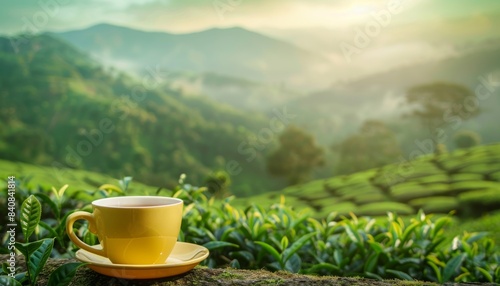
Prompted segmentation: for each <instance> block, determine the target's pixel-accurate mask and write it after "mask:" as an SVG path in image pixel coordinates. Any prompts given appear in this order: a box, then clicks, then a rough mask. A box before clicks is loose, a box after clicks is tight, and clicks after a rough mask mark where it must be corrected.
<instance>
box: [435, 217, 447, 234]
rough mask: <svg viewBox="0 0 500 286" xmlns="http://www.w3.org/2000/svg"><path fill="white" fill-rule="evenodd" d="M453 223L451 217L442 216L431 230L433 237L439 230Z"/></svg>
mask: <svg viewBox="0 0 500 286" xmlns="http://www.w3.org/2000/svg"><path fill="white" fill-rule="evenodd" d="M450 223H451V218H450V217H442V218H439V219H438V220H437V221H436V222H435V223H434V228H433V229H432V231H431V237H435V236H436V235H437V234H438V233H439V231H440V230H441V229H442V228H443V227H444V226H445V225H449V224H450Z"/></svg>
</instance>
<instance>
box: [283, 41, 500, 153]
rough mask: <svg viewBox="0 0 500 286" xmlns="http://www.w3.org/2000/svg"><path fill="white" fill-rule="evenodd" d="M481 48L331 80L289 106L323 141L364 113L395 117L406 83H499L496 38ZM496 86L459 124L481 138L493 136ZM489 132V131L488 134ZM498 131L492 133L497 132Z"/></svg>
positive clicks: (498, 100)
mask: <svg viewBox="0 0 500 286" xmlns="http://www.w3.org/2000/svg"><path fill="white" fill-rule="evenodd" d="M488 43H489V44H488V45H483V47H482V49H472V51H471V52H469V53H465V54H460V55H456V56H455V57H451V58H448V59H444V60H439V61H434V62H428V63H422V64H416V65H410V66H405V67H401V68H398V69H394V70H392V71H389V72H384V73H378V74H375V75H372V76H368V77H364V78H362V79H359V80H355V81H351V82H346V83H343V84H337V85H334V86H332V87H331V88H329V89H326V90H323V91H320V92H316V93H313V94H311V95H309V96H306V97H301V98H298V99H297V100H295V101H293V102H291V103H290V104H289V107H290V109H291V110H293V111H294V112H296V113H298V114H299V115H300V116H298V117H297V118H299V119H298V120H299V121H300V122H298V123H299V124H300V125H301V126H303V127H305V128H307V129H308V130H311V131H313V132H314V133H315V135H316V136H317V137H318V138H319V140H320V142H322V143H324V144H331V142H332V141H338V140H340V139H342V138H345V136H347V135H349V134H350V133H352V132H354V131H355V130H356V129H357V128H358V127H359V126H360V125H361V123H362V122H363V121H365V120H366V119H373V118H378V119H383V120H393V121H399V119H398V118H400V117H401V114H402V113H404V112H405V110H407V108H406V106H405V104H404V95H405V92H406V91H407V90H408V89H409V88H410V87H412V86H415V85H420V84H426V83H431V82H436V81H447V82H453V83H458V84H463V85H465V86H468V87H469V88H470V89H471V90H472V91H475V89H476V87H477V86H478V85H480V84H481V83H482V81H483V80H484V78H487V77H488V76H493V77H495V78H496V80H497V82H499V83H500V44H499V43H498V41H490V42H488ZM499 92H500V88H497V89H496V90H495V91H494V92H493V96H491V97H490V99H488V101H484V102H481V103H480V104H481V109H482V110H483V112H482V114H481V115H480V116H479V117H477V118H474V119H472V120H471V121H470V122H467V123H466V124H464V126H463V128H472V127H474V128H473V129H474V130H478V131H479V132H480V133H481V134H482V135H483V138H485V139H486V140H485V141H493V140H494V139H495V138H496V137H495V138H494V136H493V135H492V132H491V130H493V129H492V128H493V126H492V124H493V122H496V121H497V117H498V115H497V114H496V111H495V110H498V108H500V96H499ZM492 136H493V137H492ZM497 137H498V136H497ZM499 139H500V138H496V140H499Z"/></svg>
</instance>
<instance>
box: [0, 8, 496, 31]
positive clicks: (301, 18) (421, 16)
mask: <svg viewBox="0 0 500 286" xmlns="http://www.w3.org/2000/svg"><path fill="white" fill-rule="evenodd" d="M0 1H1V2H0V3H1V8H0V34H13V33H18V32H21V31H26V29H31V30H33V29H36V30H39V31H47V30H49V31H62V30H70V29H79V28H85V27H88V26H91V25H94V24H97V23H103V22H105V23H112V24H117V25H123V26H128V27H133V28H139V29H146V30H162V31H168V32H174V33H183V32H190V31H197V30H203V29H206V28H210V27H228V26H242V27H246V28H249V29H260V30H262V29H266V28H269V29H300V28H308V27H323V28H330V29H338V28H342V27H344V26H350V25H356V24H360V23H363V22H366V21H367V19H369V18H370V17H371V14H372V13H375V12H380V11H382V10H384V9H387V7H388V3H390V2H393V1H396V2H401V5H402V7H403V8H404V11H405V13H404V16H400V17H396V16H398V15H393V16H394V17H393V23H396V22H397V23H404V22H411V23H418V22H428V21H436V20H443V19H453V18H455V19H460V18H463V17H479V18H481V17H483V18H484V17H486V18H488V19H494V18H495V16H497V15H493V14H498V12H499V11H500V1H498V0H476V1H472V0H470V1H465V0H461V1H456V0H401V1H398V0H359V1H354V0H304V1H298V0H184V1H181V0H176V1H174V0H85V1H84V0H39V1H36V0H0Z"/></svg>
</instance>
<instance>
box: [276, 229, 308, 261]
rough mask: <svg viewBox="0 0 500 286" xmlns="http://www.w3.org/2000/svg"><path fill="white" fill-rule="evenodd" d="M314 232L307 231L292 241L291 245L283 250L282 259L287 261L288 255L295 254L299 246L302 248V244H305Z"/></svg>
mask: <svg viewBox="0 0 500 286" xmlns="http://www.w3.org/2000/svg"><path fill="white" fill-rule="evenodd" d="M315 235H316V233H314V232H313V233H308V234H306V235H304V236H302V237H301V238H300V239H299V240H297V241H295V242H294V243H292V245H291V246H290V248H287V249H286V250H285V251H284V252H283V261H284V262H286V261H288V259H290V257H291V256H292V255H294V254H295V252H297V250H299V249H300V248H302V246H304V244H306V243H307V242H308V241H309V240H310V239H311V238H312V237H313V236H315Z"/></svg>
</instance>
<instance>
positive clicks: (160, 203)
mask: <svg viewBox="0 0 500 286" xmlns="http://www.w3.org/2000/svg"><path fill="white" fill-rule="evenodd" d="M137 199H143V200H144V199H146V200H151V201H150V202H148V204H150V203H151V204H153V205H147V206H138V205H133V206H131V205H127V204H125V205H116V204H115V205H112V204H110V201H117V200H121V201H125V202H130V201H132V202H133V201H134V200H137ZM183 203H184V201H183V200H181V199H179V198H173V197H161V196H118V197H111V198H103V199H98V200H95V201H93V202H92V206H93V207H99V208H110V209H152V208H163V207H171V206H176V205H179V204H183Z"/></svg>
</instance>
